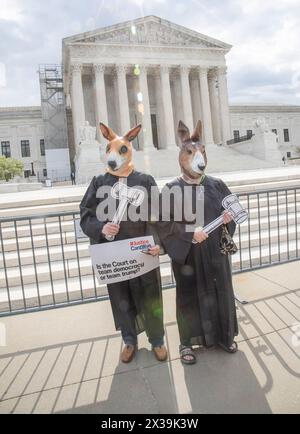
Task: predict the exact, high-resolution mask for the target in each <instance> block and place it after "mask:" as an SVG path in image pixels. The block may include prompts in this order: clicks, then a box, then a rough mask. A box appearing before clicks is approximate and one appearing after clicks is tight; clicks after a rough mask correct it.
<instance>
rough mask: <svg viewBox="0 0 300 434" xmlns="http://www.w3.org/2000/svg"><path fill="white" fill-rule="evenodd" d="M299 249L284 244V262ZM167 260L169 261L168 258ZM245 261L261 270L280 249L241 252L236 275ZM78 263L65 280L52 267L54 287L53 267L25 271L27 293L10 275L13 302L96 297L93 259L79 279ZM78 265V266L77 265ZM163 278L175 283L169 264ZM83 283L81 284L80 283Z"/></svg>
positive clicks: (2, 292) (3, 298)
mask: <svg viewBox="0 0 300 434" xmlns="http://www.w3.org/2000/svg"><path fill="white" fill-rule="evenodd" d="M296 248H297V246H296V242H295V241H291V242H290V243H289V244H288V243H282V244H281V247H280V256H281V259H287V258H288V256H289V257H290V259H293V258H296V253H297V249H296ZM164 258H165V257H164ZM241 258H242V260H243V268H247V267H248V266H249V265H250V262H251V265H252V266H259V265H264V264H268V263H269V262H270V260H272V262H276V261H278V260H279V249H278V246H277V245H273V246H271V250H270V249H269V247H267V246H266V247H255V248H253V249H252V250H251V257H250V255H249V252H247V251H241V252H240V253H239V254H236V255H234V256H232V267H233V271H235V270H239V269H240V268H241V263H240V261H241ZM75 262H76V263H77V261H73V262H72V261H70V262H69V263H68V264H67V274H66V279H65V271H64V268H63V265H62V264H56V265H55V266H51V268H52V273H53V277H52V284H51V280H50V278H49V266H48V265H43V266H41V267H40V269H39V272H38V273H37V276H35V275H34V276H35V278H34V279H32V273H31V272H30V271H29V269H26V268H25V269H24V270H23V285H24V287H23V290H22V285H21V282H20V277H19V276H18V273H17V271H16V270H14V271H9V272H8V278H9V281H10V282H11V283H10V285H9V288H10V298H11V300H21V299H22V297H23V293H25V294H26V298H27V299H29V298H32V297H37V296H38V292H39V293H40V296H41V297H43V296H51V295H53V293H54V294H57V295H59V294H64V296H65V297H67V295H66V294H67V293H69V298H70V299H71V298H72V295H73V297H74V299H76V297H77V295H78V293H79V292H81V287H82V290H83V295H84V294H85V295H86V297H88V296H90V297H93V294H94V293H95V289H94V282H95V280H94V278H93V274H92V269H91V263H90V260H89V259H84V260H81V261H80V265H81V267H80V271H81V273H80V275H81V279H80V278H79V273H78V267H77V266H76V264H75ZM77 265H78V263H77ZM161 274H162V282H163V284H164V285H167V284H170V283H173V281H172V273H171V267H170V263H169V261H167V262H166V263H163V264H162V267H161ZM37 278H38V281H39V285H37V284H36V281H37ZM3 280H4V279H3V278H1V279H0V282H1V284H0V302H1V303H5V302H7V299H8V298H7V291H6V289H5V285H4V284H3V283H4V281H3ZM80 281H81V283H80ZM96 287H97V293H98V294H99V293H100V294H101V295H106V289H105V286H100V285H99V284H98V282H96Z"/></svg>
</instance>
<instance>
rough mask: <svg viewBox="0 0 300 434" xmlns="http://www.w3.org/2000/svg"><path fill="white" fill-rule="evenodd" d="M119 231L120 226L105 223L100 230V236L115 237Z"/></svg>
mask: <svg viewBox="0 0 300 434" xmlns="http://www.w3.org/2000/svg"><path fill="white" fill-rule="evenodd" d="M119 231H120V225H117V224H115V223H106V225H105V226H104V227H103V229H102V234H103V235H105V236H112V237H116V236H117V235H118V233H119Z"/></svg>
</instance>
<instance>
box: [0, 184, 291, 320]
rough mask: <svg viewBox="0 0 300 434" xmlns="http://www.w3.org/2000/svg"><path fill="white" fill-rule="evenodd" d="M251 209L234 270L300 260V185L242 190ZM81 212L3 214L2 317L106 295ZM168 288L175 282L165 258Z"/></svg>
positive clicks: (239, 232) (0, 261) (239, 231)
mask: <svg viewBox="0 0 300 434" xmlns="http://www.w3.org/2000/svg"><path fill="white" fill-rule="evenodd" d="M239 198H240V201H241V202H242V203H243V205H244V206H245V207H246V208H247V209H248V210H249V220H248V222H247V223H245V224H243V225H242V226H240V227H238V228H237V231H236V234H235V242H236V243H237V245H238V247H239V252H238V253H237V254H236V255H234V256H233V257H232V270H233V273H240V272H244V271H249V270H253V269H257V268H261V267H267V266H271V265H275V264H280V263H284V262H289V261H293V260H297V259H300V256H299V227H300V217H299V207H300V188H288V189H280V190H268V191H259V192H254V193H241V194H239ZM78 219H79V214H78V213H62V214H48V215H43V216H41V215H38V216H33V217H18V218H2V219H0V316H5V315H10V314H17V313H24V312H32V311H38V310H44V309H51V308H57V307H62V306H67V305H72V304H79V303H88V302H93V301H97V300H102V299H104V298H106V297H107V289H106V287H105V286H101V285H100V284H99V283H98V281H97V279H96V277H95V274H94V271H93V268H92V264H91V259H90V255H89V241H88V239H86V238H83V239H81V238H79V237H77V236H76V233H77V232H76V230H77V222H78ZM161 273H162V282H163V287H164V288H169V287H172V286H174V277H173V274H172V271H171V265H170V260H169V258H168V257H167V256H163V257H161Z"/></svg>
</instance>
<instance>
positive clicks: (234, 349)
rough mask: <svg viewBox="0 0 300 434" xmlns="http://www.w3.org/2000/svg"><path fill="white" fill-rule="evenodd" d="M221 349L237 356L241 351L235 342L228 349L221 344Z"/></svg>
mask: <svg viewBox="0 0 300 434" xmlns="http://www.w3.org/2000/svg"><path fill="white" fill-rule="evenodd" d="M219 347H220V348H222V350H224V351H226V353H230V354H235V353H237V352H238V350H239V347H238V344H237V343H236V342H235V341H234V342H233V344H232V345H231V346H230V347H226V345H223V344H219Z"/></svg>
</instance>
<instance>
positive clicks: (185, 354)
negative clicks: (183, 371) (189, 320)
mask: <svg viewBox="0 0 300 434" xmlns="http://www.w3.org/2000/svg"><path fill="white" fill-rule="evenodd" d="M179 353H180V359H181V362H182V363H183V364H184V365H194V364H195V363H197V359H196V355H195V352H194V350H193V348H192V347H186V346H184V345H180V347H179Z"/></svg>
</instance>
